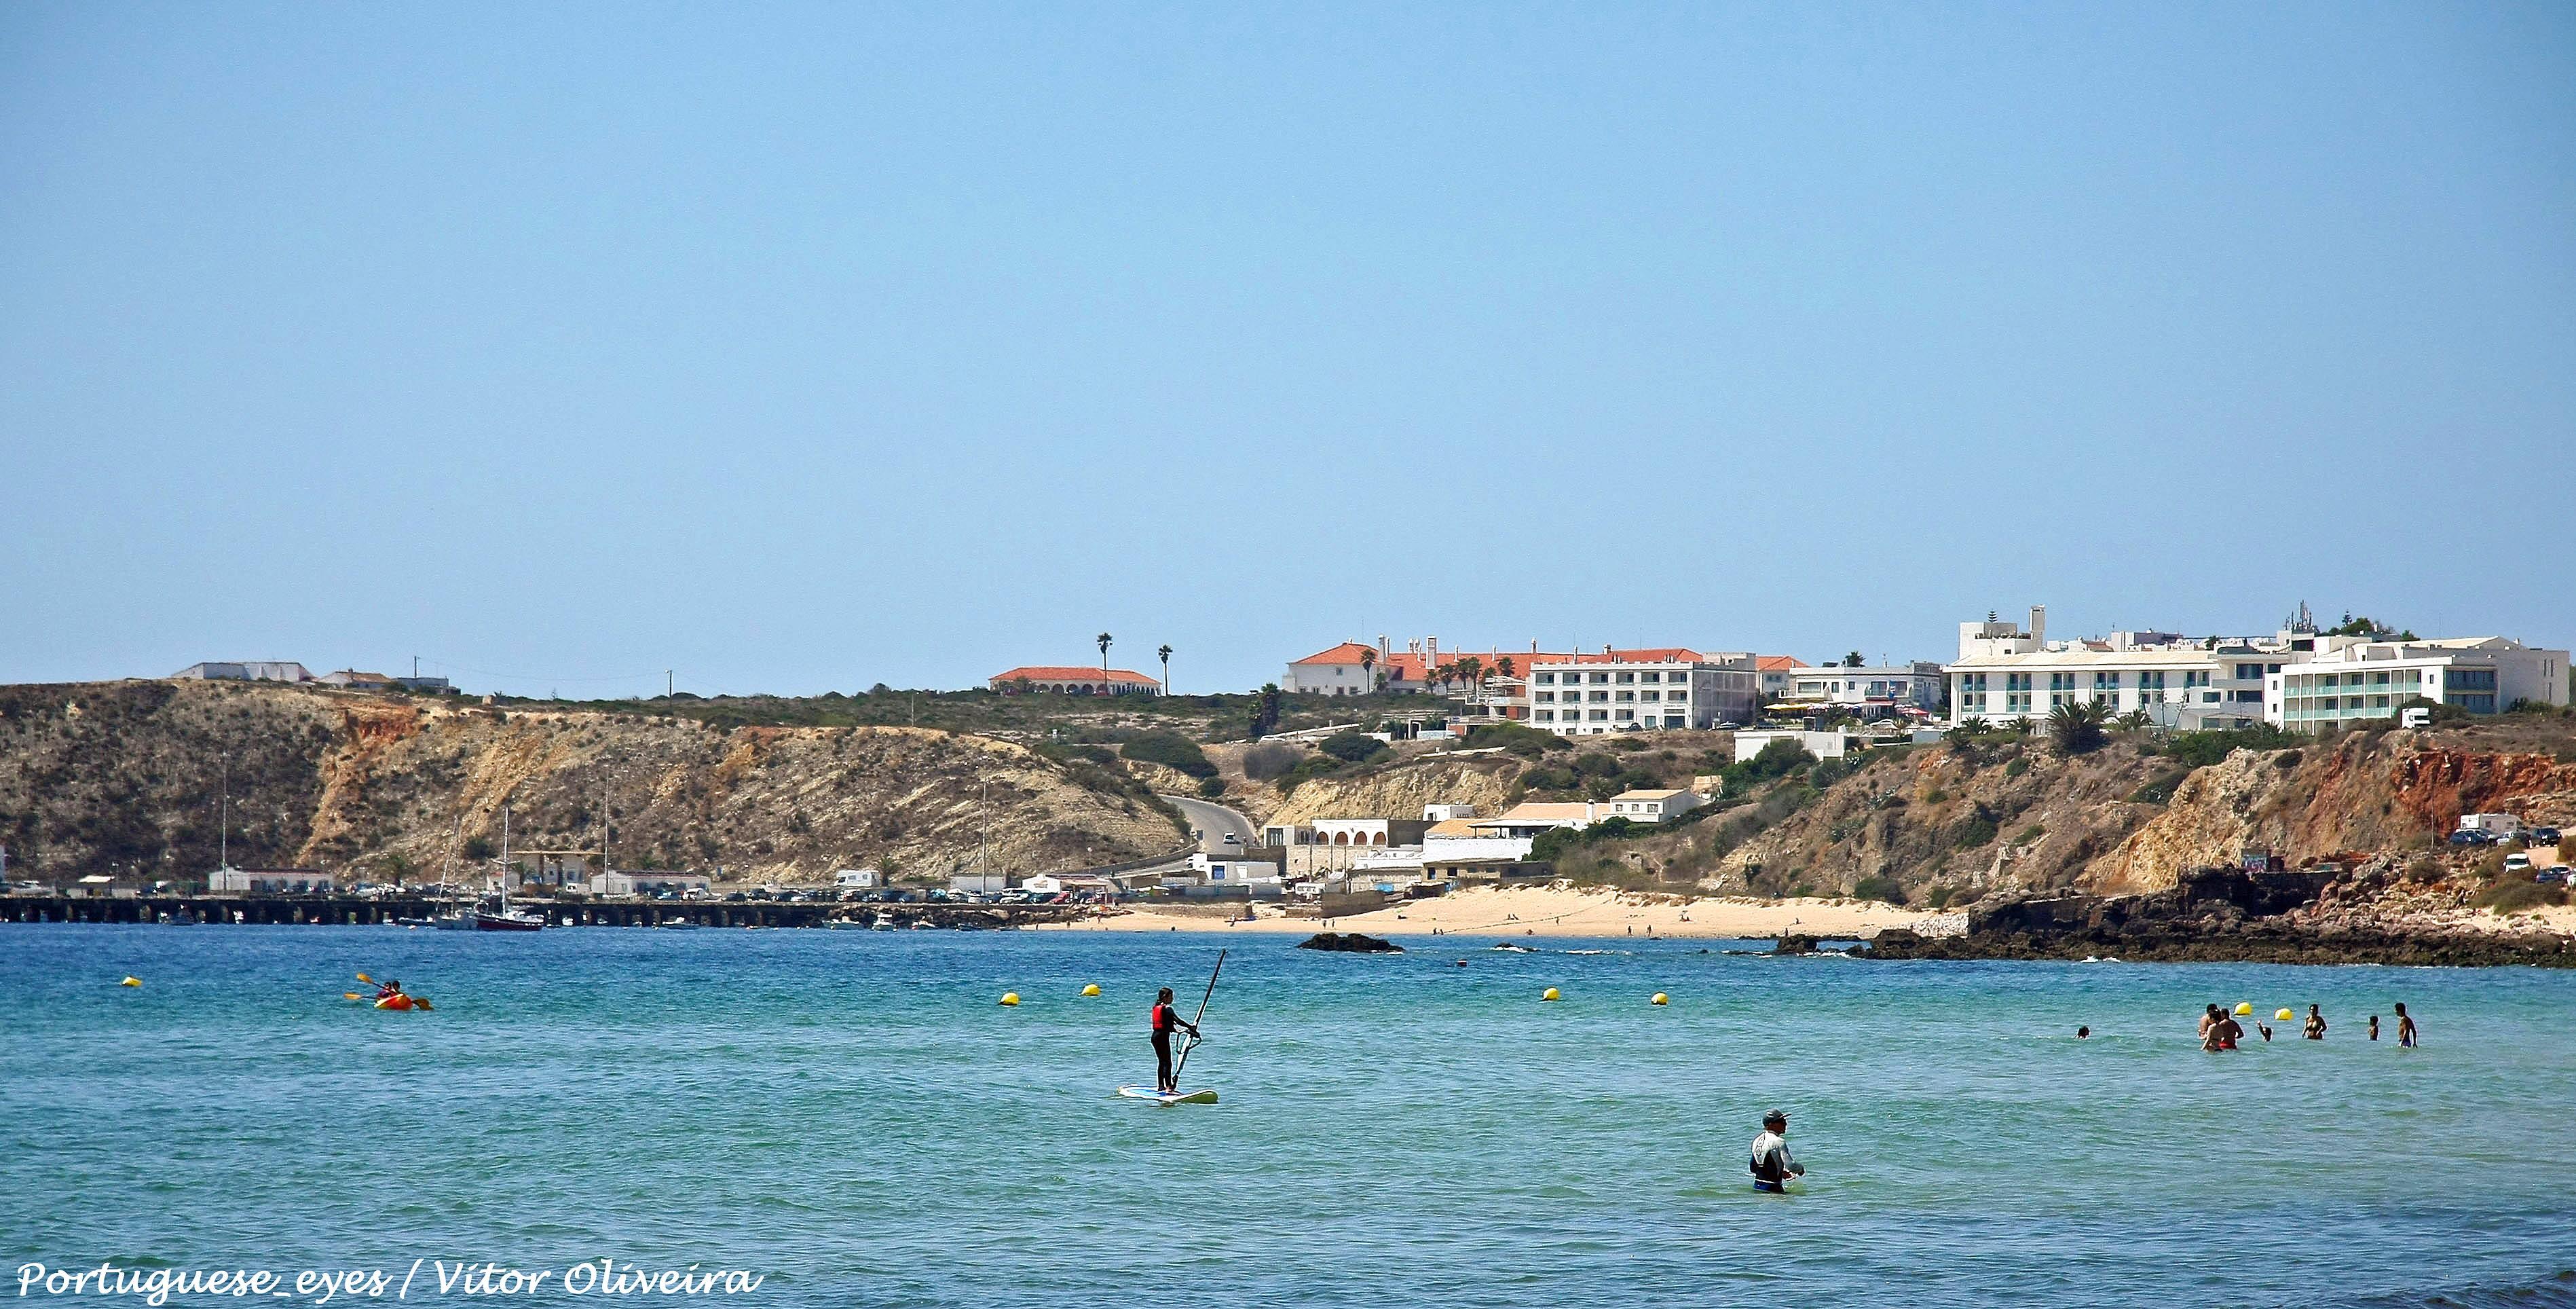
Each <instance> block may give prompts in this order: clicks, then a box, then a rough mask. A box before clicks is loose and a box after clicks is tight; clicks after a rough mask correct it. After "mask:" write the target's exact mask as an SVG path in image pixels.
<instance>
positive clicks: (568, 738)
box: [0, 681, 1180, 880]
mask: <svg viewBox="0 0 2576 1309" xmlns="http://www.w3.org/2000/svg"><path fill="white" fill-rule="evenodd" d="M227 776H229V790H230V794H231V824H230V827H231V838H230V841H231V852H230V854H231V860H232V862H233V863H234V864H235V865H236V866H242V867H256V866H287V865H292V866H307V867H310V866H319V867H325V868H330V869H333V870H335V871H347V872H349V873H350V874H352V875H354V876H376V877H388V876H391V875H394V874H396V873H400V874H403V875H406V876H409V877H416V878H417V877H437V876H440V875H441V874H442V873H443V872H446V871H449V870H454V871H457V872H459V873H461V872H462V871H463V868H464V866H465V865H467V864H469V863H470V862H471V860H472V859H473V858H475V857H478V856H480V855H482V854H483V853H484V852H485V848H486V847H487V846H489V845H492V844H495V843H497V841H498V839H499V836H500V811H501V807H502V805H503V804H505V803H506V804H508V805H509V806H510V807H511V811H512V814H511V822H512V833H511V841H512V845H513V847H514V849H517V850H583V851H595V850H597V849H599V848H600V844H601V841H602V839H603V837H605V839H606V840H607V841H608V842H609V847H610V850H611V853H612V855H613V857H614V859H615V862H616V863H617V865H618V866H619V867H666V868H669V867H685V868H698V869H705V868H711V867H713V866H715V865H719V864H721V865H722V866H723V867H724V868H725V870H726V874H727V877H728V878H729V879H731V880H768V879H779V880H784V879H789V878H796V879H804V880H810V879H814V878H818V877H821V876H823V875H825V874H828V873H829V872H830V871H831V870H832V869H834V868H837V867H855V866H859V865H862V864H870V863H874V864H879V865H884V864H888V863H891V864H892V865H893V866H894V867H896V868H898V869H900V870H906V871H915V872H932V873H935V872H944V871H946V870H947V869H948V868H950V867H951V866H952V865H954V864H957V863H959V862H961V861H967V860H971V859H973V858H974V857H975V855H976V852H977V848H978V841H979V838H982V837H984V836H985V835H986V834H988V833H989V840H990V858H991V861H992V865H993V866H994V867H996V868H1004V869H1031V870H1034V869H1040V868H1061V867H1069V866H1075V865H1080V864H1085V863H1105V862H1112V861H1116V860H1120V859H1126V858H1133V857H1137V856H1141V855H1145V854H1152V853H1160V852H1162V851H1165V850H1168V849H1171V848H1173V847H1174V846H1176V845H1177V844H1178V843H1179V839H1180V838H1179V833H1178V829H1177V827H1176V825H1175V823H1174V821H1173V820H1172V819H1171V818H1170V816H1169V815H1168V814H1167V813H1166V812H1165V811H1163V810H1162V808H1161V807H1160V806H1159V805H1158V804H1157V803H1156V802H1154V801H1153V800H1152V799H1151V797H1150V796H1148V795H1147V794H1146V793H1145V791H1144V788H1143V787H1142V786H1139V785H1136V784H1134V783H1133V782H1132V781H1130V780H1129V779H1127V778H1125V777H1124V776H1123V775H1120V774H1118V773H1116V772H1114V771H1112V770H1106V769H1101V768H1096V767H1092V766H1090V765H1087V764H1082V763H1078V762H1077V763H1073V764H1062V763H1057V762H1054V761H1050V760H1048V759H1045V758H1042V757H1040V756H1039V755H1037V754H1035V753H1033V752H1031V751H1029V750H1027V749H1025V748H1023V747H1020V746H1018V745H1014V744H1010V743H1008V742H1003V741H998V740H993V739H989V738H983V737H976V736H966V735H957V734H952V733H948V732H943V731H935V730H930V729H919V728H907V727H833V728H782V727H735V728H730V729H728V728H726V727H723V726H721V725H715V724H708V723H704V722H698V721H693V720H689V719H677V718H667V717H644V716H638V715H627V714H618V713H613V712H594V711H564V712H556V711H528V710H523V709H512V710H510V711H508V712H506V713H503V712H498V711H493V710H487V709H482V708H479V707H475V706H471V705H465V704H459V703H457V702H454V701H448V700H399V699H395V700H388V699H383V698H379V697H374V696H366V695H356V694H349V693H341V692H327V691H317V690H311V689H304V688H293V687H268V686H257V685H239V684H225V683H198V682H158V681H131V682H120V683H102V684H91V685H76V686H23V687H11V688H6V689H0V840H6V842H7V844H8V846H9V848H10V851H11V859H10V868H11V872H12V874H13V875H21V876H23V875H28V874H29V873H30V872H31V871H32V872H34V873H36V874H39V875H47V876H53V875H79V874H84V873H93V872H102V873H119V874H125V873H131V874H139V875H141V876H144V877H173V878H177V877H196V876H202V875H203V872H204V870H205V869H207V868H209V867H212V866H213V865H214V864H215V862H216V855H217V838H218V827H219V821H220V813H219V809H220V807H221V801H220V797H221V795H222V794H223V792H224V791H225V789H226V787H227V781H226V779H227Z"/></svg>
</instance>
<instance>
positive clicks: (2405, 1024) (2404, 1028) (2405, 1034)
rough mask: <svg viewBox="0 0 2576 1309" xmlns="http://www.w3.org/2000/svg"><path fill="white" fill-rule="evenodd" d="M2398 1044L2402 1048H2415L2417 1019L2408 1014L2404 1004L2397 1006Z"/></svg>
mask: <svg viewBox="0 0 2576 1309" xmlns="http://www.w3.org/2000/svg"><path fill="white" fill-rule="evenodd" d="M2397 1046H2398V1048H2399V1049H2401V1050H2412V1049H2414V1048H2415V1020H2414V1019H2413V1018H2411V1017H2409V1016H2407V1013H2406V1006H2405V1005H2404V1004H2400V1005H2398V1006H2397Z"/></svg>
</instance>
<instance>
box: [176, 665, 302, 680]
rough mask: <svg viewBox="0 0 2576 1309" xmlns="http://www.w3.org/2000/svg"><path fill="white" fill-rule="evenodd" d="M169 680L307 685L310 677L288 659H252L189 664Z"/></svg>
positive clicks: (300, 666)
mask: <svg viewBox="0 0 2576 1309" xmlns="http://www.w3.org/2000/svg"><path fill="white" fill-rule="evenodd" d="M170 676H171V677H173V678H187V679H190V680H200V679H203V680H211V681H226V682H310V681H312V680H313V674H311V673H309V672H306V671H305V670H304V665H302V664H299V663H297V662H295V661H294V660H292V659H253V660H248V661H245V662H242V663H237V664H218V663H206V664H190V665H188V666H187V667H185V668H182V669H180V670H179V671H177V672H175V673H172V674H170Z"/></svg>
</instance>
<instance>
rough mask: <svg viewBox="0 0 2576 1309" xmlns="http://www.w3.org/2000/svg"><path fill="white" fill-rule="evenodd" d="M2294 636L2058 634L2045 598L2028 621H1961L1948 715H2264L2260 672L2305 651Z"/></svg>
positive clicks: (2192, 724)
mask: <svg viewBox="0 0 2576 1309" xmlns="http://www.w3.org/2000/svg"><path fill="white" fill-rule="evenodd" d="M2303 639H2304V640H2306V641H2307V642H2308V643H2309V644H2310V645H2313V643H2314V642H2315V641H2319V640H2326V639H2331V638H2321V637H2308V638H2303ZM2294 644H2295V642H2294V638H2293V635H2292V634H2289V633H2283V634H2282V635H2280V636H2278V637H2274V638H2268V639H2255V638H2227V639H2220V638H2210V639H2209V640H2208V641H2206V642H2203V643H2200V644H2193V643H2190V642H2187V641H2185V640H2184V639H2183V638H2181V637H2179V636H2176V635H2174V634H2172V633H2170V632H2114V633H2112V634H2111V635H2110V636H2108V637H2104V638H2099V639H2086V640H2080V641H2061V642H2055V643H2052V642H2050V641H2049V640H2048V610H2047V608H2046V607H2045V606H2035V607H2033V608H2032V609H2031V611H2030V625H2029V626H2028V627H2027V628H2021V627H2016V626H2014V625H2013V624H2011V623H2008V622H2003V621H2000V620H1998V619H1996V618H1995V617H1994V616H1993V615H1991V614H1989V615H1987V617H1986V621H1984V622H1982V623H1961V624H1959V660H1958V662H1957V663H1953V664H1949V665H1946V666H1945V667H1944V668H1943V669H1942V672H1943V673H1944V674H1945V675H1946V676H1948V678H1949V679H1950V688H1949V690H1950V718H1949V720H1950V722H1951V723H1953V724H1958V723H1963V722H1966V721H1967V720H1969V719H1971V718H1982V719H1985V720H1986V721H1988V722H1995V723H2001V722H2006V721H2010V720H2012V719H2045V718H2047V717H2048V715H2049V713H2050V712H2051V711H2052V710H2054V709H2056V708H2057V707H2058V706H2060V705H2074V704H2099V705H2102V706H2105V707H2106V708H2107V709H2108V710H2109V711H2110V712H2112V713H2114V714H2125V713H2130V712H2133V711H2139V710H2143V711H2145V712H2146V713H2147V714H2148V715H2149V716H2151V717H2153V718H2154V719H2156V721H2157V722H2158V723H2159V724H2160V725H2162V726H2166V727H2180V728H2186V729H2194V730H2197V729H2201V728H2215V727H2249V726H2252V725H2253V724H2254V723H2256V722H2259V721H2261V719H2262V717H2263V694H2264V691H2263V686H2264V683H2263V679H2264V678H2265V677H2266V676H2268V675H2270V674H2272V673H2277V672H2279V671H2280V670H2281V668H2282V667H2283V665H2285V664H2287V663H2291V662H2295V661H2297V660H2301V659H2304V658H2306V657H2307V651H2305V650H2301V649H2296V648H2294Z"/></svg>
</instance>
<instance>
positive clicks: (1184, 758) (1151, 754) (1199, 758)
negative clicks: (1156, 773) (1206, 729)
mask: <svg viewBox="0 0 2576 1309" xmlns="http://www.w3.org/2000/svg"><path fill="white" fill-rule="evenodd" d="M1118 753H1120V754H1123V755H1125V756H1127V757H1128V758H1130V759H1141V760H1143V761H1145V762H1146V763H1149V764H1161V765H1163V766H1164V767H1166V768H1177V769H1179V770H1181V771H1182V772H1184V773H1187V774H1189V775H1190V776H1192V777H1197V778H1202V779H1204V778H1211V777H1214V776H1216V765H1215V764H1212V763H1209V762H1208V757H1207V755H1206V753H1205V752H1203V751H1201V750H1200V749H1199V746H1198V742H1196V741H1193V740H1191V739H1190V738H1188V737H1186V736H1183V735H1181V734H1180V733H1178V732H1147V733H1145V734H1144V735H1143V736H1140V737H1137V738H1136V739H1134V740H1132V741H1129V742H1128V743H1127V744H1125V745H1123V746H1120V747H1119V748H1118Z"/></svg>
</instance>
